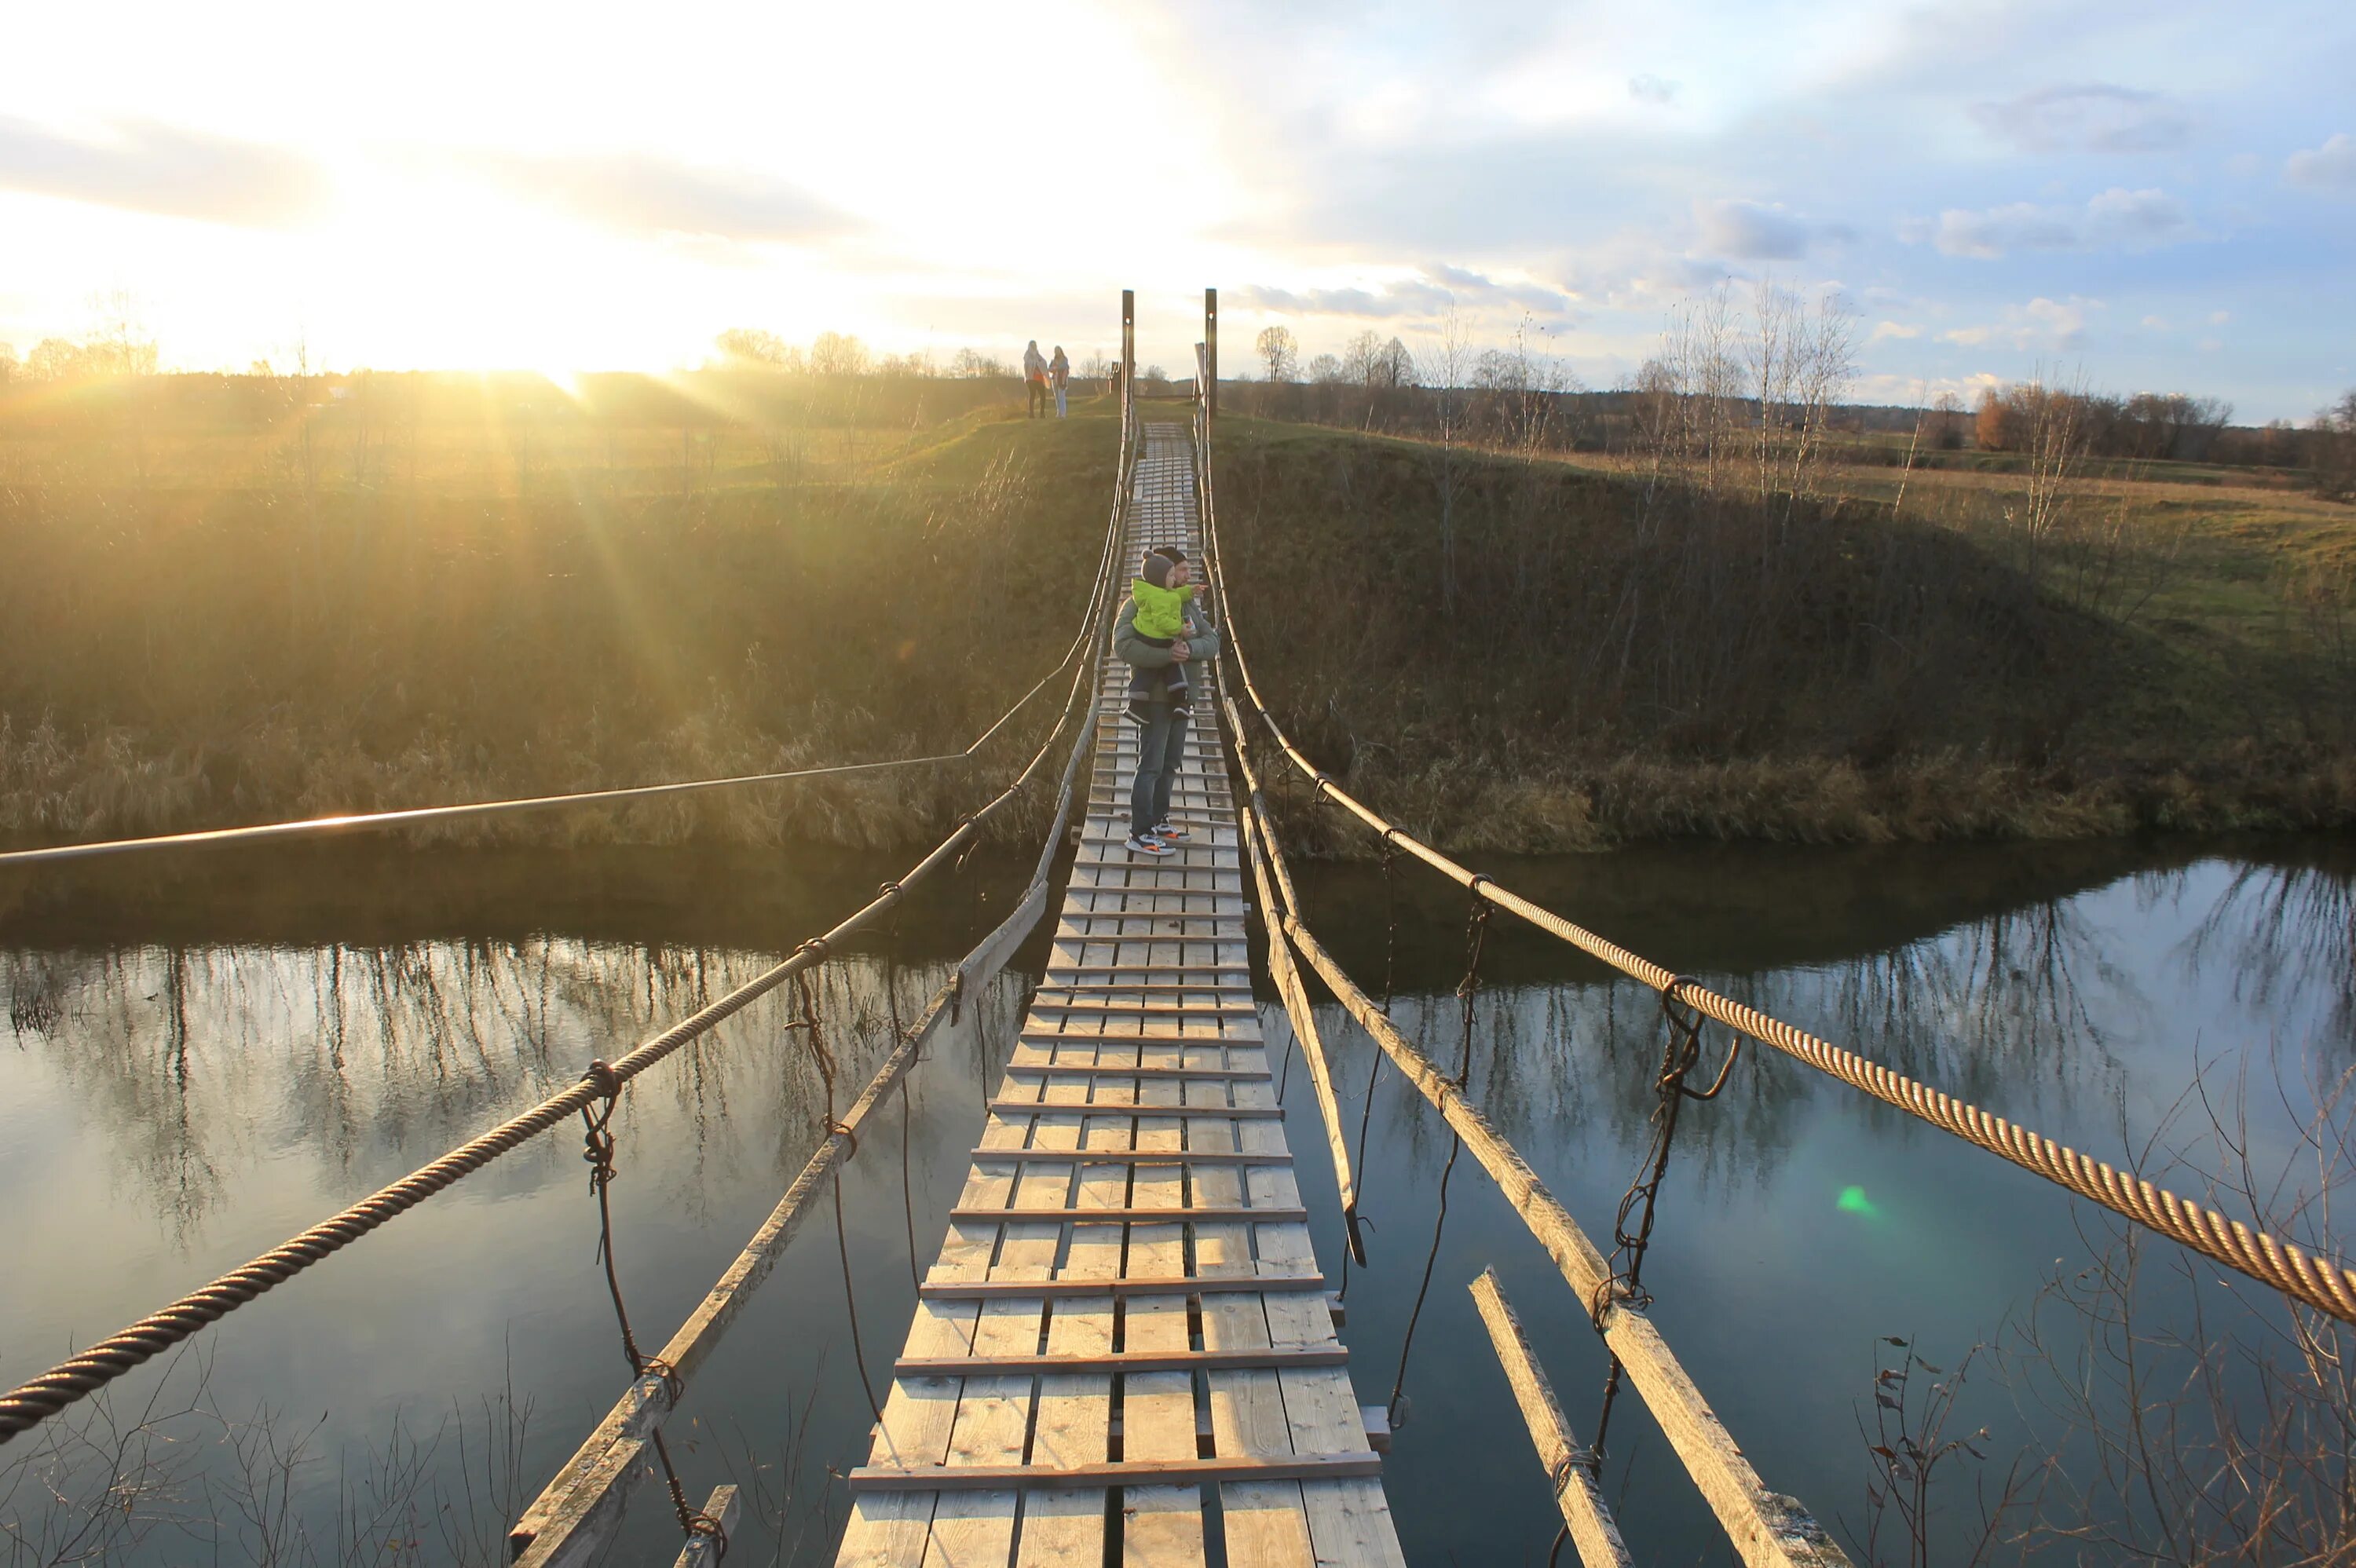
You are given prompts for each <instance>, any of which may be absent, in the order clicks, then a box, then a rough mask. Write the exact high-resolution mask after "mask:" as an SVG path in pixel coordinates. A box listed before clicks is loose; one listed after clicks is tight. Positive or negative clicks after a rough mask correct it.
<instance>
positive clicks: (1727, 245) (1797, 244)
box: [1694, 201, 1810, 261]
mask: <svg viewBox="0 0 2356 1568" xmlns="http://www.w3.org/2000/svg"><path fill="white" fill-rule="evenodd" d="M1694 220H1695V221H1696V222H1697V223H1698V224H1700V225H1701V248H1702V249H1703V250H1705V251H1715V252H1717V253H1718V254H1719V255H1723V256H1737V257H1740V258H1741V259H1743V260H1744V261H1795V260H1797V259H1798V258H1800V257H1802V256H1804V255H1806V254H1807V253H1808V240H1809V237H1810V235H1809V229H1808V226H1807V225H1806V224H1805V223H1804V222H1802V221H1801V220H1800V219H1798V218H1796V217H1794V215H1793V214H1791V213H1789V212H1787V211H1785V210H1784V209H1783V208H1782V207H1779V206H1777V207H1771V206H1768V205H1766V204H1764V203H1762V202H1756V201H1697V202H1695V203H1694Z"/></svg>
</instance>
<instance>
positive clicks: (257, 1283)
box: [0, 452, 1131, 1444]
mask: <svg viewBox="0 0 2356 1568" xmlns="http://www.w3.org/2000/svg"><path fill="white" fill-rule="evenodd" d="M1130 455H1131V454H1130V453H1127V452H1124V453H1123V454H1122V463H1123V464H1126V463H1127V462H1128V461H1129V460H1130ZM1121 478H1122V483H1123V485H1124V487H1125V486H1126V483H1127V475H1126V474H1125V473H1124V474H1123V475H1122V476H1121ZM1119 520H1120V509H1119V506H1117V507H1116V510H1115V514H1114V518H1113V522H1112V525H1111V528H1110V530H1109V532H1110V534H1111V535H1113V536H1115V537H1117V536H1118V533H1119ZM1116 548H1117V547H1116V545H1115V544H1114V543H1113V542H1111V540H1110V539H1108V543H1107V545H1106V548H1105V551H1104V554H1103V556H1102V557H1101V558H1100V562H1099V571H1098V581H1097V583H1096V587H1095V592H1093V593H1092V595H1091V597H1090V600H1089V605H1090V614H1091V615H1092V616H1093V617H1094V624H1093V629H1094V630H1095V631H1096V633H1097V640H1098V641H1099V642H1100V641H1101V640H1102V635H1103V631H1104V625H1103V622H1104V619H1105V617H1104V616H1103V615H1102V614H1101V613H1100V612H1101V608H1102V605H1103V603H1104V602H1105V600H1106V598H1107V595H1108V585H1109V583H1110V581H1111V576H1110V571H1109V563H1111V562H1112V561H1113V560H1114V559H1115V556H1114V550H1115V549H1116ZM1090 629H1091V628H1090V627H1089V626H1087V625H1084V626H1083V629H1082V636H1081V638H1080V645H1081V646H1084V647H1085V646H1087V645H1089V639H1088V635H1087V633H1088V631H1089V630H1090ZM1066 662H1067V663H1068V662H1069V661H1068V660H1067V661H1066ZM1091 673H1092V671H1091V670H1090V668H1089V666H1088V661H1085V660H1084V661H1082V662H1081V663H1080V665H1079V667H1078V668H1077V669H1076V671H1075V672H1074V674H1073V677H1072V682H1071V687H1070V688H1069V690H1068V691H1067V692H1066V697H1065V700H1064V710H1063V715H1062V717H1061V718H1060V719H1059V720H1057V722H1056V725H1055V730H1054V731H1052V732H1051V733H1050V734H1049V735H1048V737H1047V739H1046V741H1044V743H1043V744H1042V745H1041V746H1040V748H1039V749H1038V751H1037V752H1033V755H1032V757H1031V759H1030V761H1029V762H1027V763H1024V764H1023V770H1022V772H1021V773H1018V774H1017V775H1016V776H1015V778H1014V780H1013V782H1012V783H1011V784H1008V785H1007V786H1006V787H1005V788H1004V789H1002V790H1001V791H1000V792H999V793H998V794H997V795H995V796H993V797H992V798H991V800H990V802H989V803H988V804H987V805H983V806H982V807H980V809H979V810H977V811H974V812H972V813H970V814H969V815H968V816H966V817H965V818H963V819H962V820H961V821H960V822H959V823H958V827H957V828H956V829H955V830H954V831H953V832H951V833H950V834H949V836H948V837H946V838H944V839H942V840H941V841H940V843H938V844H937V845H935V846H934V847H933V848H932V850H931V851H930V852H929V853H927V854H926V856H925V857H924V859H921V860H919V861H918V862H917V863H916V866H915V867H913V868H912V869H910V870H908V871H907V872H906V873H905V875H903V876H902V877H901V878H900V879H899V880H898V882H897V884H896V886H894V887H893V888H892V890H891V891H887V892H884V893H881V894H879V895H878V896H877V897H875V898H874V899H873V900H871V901H868V902H867V903H866V904H865V905H863V906H862V908H860V909H859V910H857V911H856V912H853V913H851V915H850V916H848V917H847V918H845V919H844V920H842V921H841V922H840V923H837V924H836V925H835V926H834V927H833V929H831V930H830V931H829V932H827V933H826V934H824V935H823V936H818V937H813V938H811V939H810V940H809V941H808V942H805V943H804V944H802V945H801V946H800V947H798V948H796V949H795V950H794V952H793V953H792V955H789V956H788V957H787V958H786V959H785V960H784V961H783V962H781V963H779V964H777V965H775V966H773V967H771V968H770V969H768V970H766V971H765V972H764V973H762V974H760V975H758V976H755V977H754V978H753V979H751V980H749V981H747V982H745V983H744V985H742V986H740V987H737V988H736V989H735V990H734V991H731V992H729V993H728V994H727V995H726V996H723V997H719V998H718V999H716V1000H714V1001H712V1003H710V1004H708V1005H707V1006H705V1007H703V1008H701V1009H699V1010H697V1011H696V1012H694V1013H691V1014H690V1015H689V1016H688V1017H686V1018H684V1019H680V1021H679V1022H677V1023H675V1024H673V1025H671V1027H670V1028H669V1029H664V1030H663V1031H662V1032H661V1033H659V1034H657V1035H655V1036H653V1037H652V1038H651V1039H648V1040H645V1041H643V1042H641V1043H640V1044H639V1045H637V1047H635V1048H634V1049H632V1050H631V1051H629V1052H627V1053H626V1055H624V1056H622V1057H621V1058H619V1059H618V1060H616V1061H614V1062H613V1063H612V1064H611V1065H610V1066H604V1065H603V1064H602V1063H601V1064H599V1065H598V1066H596V1067H593V1069H592V1071H591V1072H590V1074H589V1075H587V1076H584V1078H583V1079H582V1080H581V1081H580V1082H579V1083H574V1084H573V1085H572V1086H571V1087H570V1088H568V1089H566V1090H564V1091H563V1092H562V1093H557V1094H552V1095H551V1096H549V1097H548V1098H547V1099H545V1100H543V1101H541V1103H540V1104H537V1105H535V1106H533V1107H531V1108H530V1110H528V1111H525V1112H522V1113H520V1114H519V1115H515V1116H511V1117H509V1119H508V1120H507V1121H505V1122H502V1123H500V1124H499V1125H498V1126H496V1127H493V1128H492V1129H491V1130H490V1131H488V1132H487V1133H484V1134H482V1135H481V1136H478V1137H476V1138H474V1139H472V1140H470V1141H469V1142H467V1143H465V1144H462V1145H460V1146H459V1147H456V1148H454V1149H452V1150H450V1151H449V1152H448V1153H446V1154H444V1155H443V1156H441V1157H439V1158H437V1159H435V1160H434V1161H432V1162H431V1163H429V1164H427V1165H424V1166H422V1167H420V1168H418V1169H416V1170H414V1171H412V1172H411V1173H410V1174H409V1175H408V1176H405V1177H403V1178H402V1179H401V1180H399V1181H396V1182H394V1183H392V1184H391V1186H389V1187H386V1188H383V1189H380V1190H379V1191H377V1192H375V1193H373V1194H371V1195H370V1196H369V1197H367V1198H364V1199H362V1200H359V1202H357V1203H354V1204H352V1205H351V1206H350V1207H348V1208H347V1209H345V1210H344V1211H341V1212H340V1213H337V1214H336V1215H334V1216H332V1217H331V1218H329V1219H327V1220H324V1221H320V1222H319V1223H318V1224H316V1225H314V1226H312V1227H311V1228H310V1229H309V1230H307V1231H305V1232H302V1233H301V1234H300V1235H297V1236H295V1237H293V1238H291V1239H289V1240H288V1241H286V1242H284V1243H281V1244H279V1245H278V1246H276V1247H273V1248H272V1249H271V1250H270V1251H268V1252H266V1253H262V1255H261V1256H259V1257H257V1258H255V1259H253V1260H252V1262H250V1263H248V1264H244V1265H243V1266H242V1267H240V1268H236V1269H232V1270H230V1272H229V1273H227V1274H225V1275H221V1276H220V1277H219V1278H217V1279H215V1280H213V1281H212V1282H211V1283H210V1284H209V1285H204V1286H203V1287H202V1288H200V1289H198V1290H195V1291H191V1292H190V1293H188V1294H187V1295H186V1296H182V1297H180V1298H179V1299H178V1300H177V1301H175V1302H173V1303H172V1304H171V1305H169V1306H167V1307H163V1308H161V1309H159V1310H158V1311H155V1312H153V1313H151V1314H149V1315H148V1316H147V1317H143V1318H141V1319H140V1320H139V1321H138V1322H136V1323H134V1324H132V1325H130V1326H129V1327H128V1328H123V1329H121V1330H119V1331H117V1332H116V1333H113V1334H111V1335H109V1336H108V1337H107V1338H106V1339H102V1340H100V1341H98V1342H97V1343H96V1344H94V1345H91V1347H90V1348H89V1349H85V1350H82V1351H81V1352H80V1353H79V1354H77V1355H74V1356H71V1357H70V1358H68V1359H67V1360H63V1361H61V1362H59V1363H58V1364H57V1365H56V1366H54V1367H52V1368H51V1369H49V1371H46V1372H43V1373H42V1374H41V1375H40V1376H38V1377H36V1378H33V1379H31V1380H30V1381H27V1382H25V1383H23V1384H21V1385H20V1386H18V1387H17V1388H16V1389H13V1390H11V1391H9V1392H6V1393H5V1394H0V1444H5V1443H6V1442H8V1441H9V1440H10V1439H12V1438H14V1437H15V1436H16V1435H17V1434H19V1433H22V1432H26V1431H29V1430H30V1429H31V1428H33V1427H34V1426H37V1425H38V1424H40V1423H41V1422H43V1421H46V1420H47V1419H48V1418H49V1417H50V1416H52V1415H54V1414H56V1413H58V1412H59V1411H60V1410H62V1409H64V1408H65V1407H66V1406H67V1405H69V1404H71V1403H75V1402H76V1401H78V1400H80V1399H83V1398H86V1397H88V1396H89V1395H90V1394H91V1393H93V1392H96V1391H98V1390H99V1389H101V1388H103V1387H105V1386H106V1385H107V1384H108V1383H111V1382H112V1381H114V1380H116V1379H117V1378H120V1377H122V1376H123V1375H124V1374H125V1373H127V1372H129V1371H133V1370H134V1368H137V1367H139V1366H141V1365H142V1364H144V1363H145V1362H146V1361H149V1360H153V1359H154V1358H155V1357H156V1356H157V1355H160V1354H161V1353H162V1352H163V1351H165V1350H166V1349H170V1348H171V1347H172V1346H174V1345H177V1344H179V1343H180V1342H182V1341H183V1340H186V1339H190V1338H192V1337H194V1336H195V1335H197V1334H198V1333H200V1332H201V1331H203V1330H204V1329H205V1328H208V1327H209V1326H210V1325H211V1324H213V1323H216V1322H218V1321H220V1319H221V1318H223V1317H227V1316H228V1315H229V1314H230V1313H231V1312H233V1311H235V1310H236V1309H237V1308H239V1307H242V1306H244V1305H245V1304H246V1303H247V1302H250V1301H252V1300H253V1299H254V1298H255V1297H257V1296H262V1295H263V1294H264V1293H265V1292H267V1291H269V1290H271V1289H273V1288H274V1287H275V1286H277V1285H282V1284H284V1283H285V1282H286V1281H287V1280H289V1279H291V1278H293V1277H294V1276H295V1275H297V1274H300V1273H302V1272H303V1271H304V1270H305V1269H307V1268H309V1267H310V1266H312V1265H313V1264H316V1263H318V1262H319V1261H320V1260H322V1259H324V1258H326V1257H328V1256H330V1255H332V1254H333V1253H337V1252H339V1251H341V1250H342V1249H343V1248H345V1247H347V1246H348V1245H350V1244H351V1243H353V1242H356V1241H358V1240H359V1239H360V1238H361V1237H362V1236H365V1235H368V1234H369V1232H373V1231H375V1230H376V1229H378V1228H379V1227H380V1226H382V1225H383V1224H385V1223H386V1222H388V1221H391V1220H393V1219H396V1218H398V1217H399V1216H400V1215H402V1214H404V1213H406V1212H408V1211H410V1210H412V1209H413V1208H415V1207H416V1206H417V1205H418V1204H420V1203H423V1202H424V1201H425V1200H427V1199H429V1198H431V1197H433V1196H434V1194H436V1193H438V1192H441V1191H443V1190H444V1189H446V1188H449V1187H451V1186H453V1185H454V1184H455V1183H456V1182H458V1181H460V1180H462V1179H465V1178H466V1177H467V1176H470V1175H472V1174H473V1173H474V1172H476V1171H477V1170H480V1169H481V1168H483V1167H484V1166H486V1165H488V1164H489V1163H491V1161H493V1160H495V1159H497V1158H498V1157H500V1156H501V1155H504V1154H506V1153H508V1152H509V1150H511V1149H514V1148H515V1147H518V1146H519V1145H521V1144H523V1143H526V1142H528V1141H529V1140H530V1139H531V1138H534V1137H536V1136H539V1135H540V1134H541V1133H544V1132H546V1131H548V1130H549V1129H550V1128H551V1127H553V1126H555V1125H557V1124H559V1123H561V1122H563V1121H566V1120H569V1119H570V1118H571V1117H573V1116H574V1115H578V1114H580V1113H581V1112H582V1111H584V1109H586V1108H587V1107H588V1106H589V1105H591V1104H593V1103H594V1102H595V1101H597V1100H599V1099H601V1098H607V1097H610V1095H611V1094H612V1093H614V1092H615V1091H616V1089H618V1087H619V1085H620V1084H623V1083H628V1082H629V1081H630V1080H631V1079H633V1078H636V1077H637V1075H638V1074H639V1073H641V1072H645V1071H646V1070H647V1069H648V1068H649V1067H652V1066H654V1065H655V1064H656V1063H657V1062H659V1061H663V1060H664V1059H665V1058H667V1057H669V1056H670V1055H671V1054H672V1053H674V1052H675V1051H678V1050H679V1049H680V1047H681V1046H683V1045H685V1044H686V1043H687V1042H688V1041H690V1040H694V1039H696V1038H698V1037H699V1036H701V1035H702V1034H704V1033H706V1032H708V1031H709V1030H711V1029H712V1028H714V1027H715V1026H717V1025H719V1024H721V1023H723V1022H724V1021H726V1020H727V1019H730V1018H732V1017H734V1015H735V1014H737V1013H739V1012H741V1011H743V1010H744V1008H746V1007H747V1006H749V1005H750V1004H751V1003H753V1002H754V1001H756V1000H758V999H759V998H760V997H764V996H766V995H767V994H768V993H769V992H771V991H773V990H775V989H776V988H777V987H779V986H782V985H784V984H785V983H786V982H787V981H788V980H790V979H792V978H794V977H795V976H798V975H799V974H801V973H802V972H803V971H804V970H805V969H808V968H810V967H813V966H814V965H818V964H819V963H822V962H823V961H824V960H825V957H826V955H827V954H828V952H829V951H830V949H831V948H832V946H833V945H834V944H837V943H840V942H841V941H843V940H845V939H846V938H848V937H850V936H851V935H852V934H853V933H857V932H858V931H860V930H861V929H862V928H863V927H865V926H867V925H869V924H871V923H873V922H874V921H875V920H876V919H878V918H879V917H880V916H882V915H883V913H885V912H888V911H889V910H891V909H892V908H893V907H894V905H895V904H896V903H897V902H898V901H899V899H900V897H901V896H902V894H903V892H904V891H905V890H906V889H908V888H910V887H913V886H915V885H916V884H917V883H919V882H921V881H923V880H926V879H927V878H929V877H930V876H932V875H933V873H934V872H936V871H937V870H938V869H940V868H941V867H942V866H943V865H945V864H948V862H949V861H951V860H952V859H956V858H957V857H958V856H959V855H960V854H961V853H962V852H963V851H965V850H967V849H968V848H970V847H971V846H972V845H974V844H975V843H978V842H979V841H980V837H981V834H982V831H983V829H984V828H985V827H987V826H988V824H989V823H990V822H991V819H992V818H994V817H995V816H997V815H998V814H999V813H1000V812H1001V811H1003V810H1004V809H1006V808H1007V807H1008V806H1010V805H1012V804H1013V803H1015V802H1016V801H1018V800H1020V799H1021V798H1022V796H1023V794H1024V792H1025V791H1026V789H1027V788H1028V787H1029V785H1030V784H1031V783H1032V781H1033V777H1034V776H1035V775H1036V774H1037V773H1039V771H1040V768H1041V765H1042V764H1043V763H1045V762H1046V760H1047V758H1048V756H1049V754H1050V753H1051V752H1053V751H1054V749H1055V741H1056V738H1057V737H1058V736H1061V735H1062V734H1063V733H1064V732H1065V731H1066V729H1067V728H1068V727H1069V726H1070V725H1071V724H1072V723H1073V721H1074V720H1075V718H1076V716H1077V715H1078V714H1079V713H1080V711H1081V710H1082V708H1083V706H1084V705H1083V703H1082V700H1081V699H1082V698H1083V697H1084V696H1087V695H1089V694H1090V693H1091V691H1092V683H1091V682H1090V681H1089V679H1088V677H1089V676H1090V675H1091ZM1069 776H1070V770H1069V769H1068V768H1067V769H1066V787H1068V780H1069ZM1049 848H1050V850H1051V851H1052V849H1053V848H1054V846H1053V845H1052V844H1051V845H1050V846H1049Z"/></svg>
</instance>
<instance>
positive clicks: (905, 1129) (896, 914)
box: [878, 882, 925, 1291]
mask: <svg viewBox="0 0 2356 1568" xmlns="http://www.w3.org/2000/svg"><path fill="white" fill-rule="evenodd" d="M878 891H881V892H883V894H885V895H886V896H887V897H889V898H890V899H891V900H892V901H893V902H892V928H891V931H890V932H889V933H887V934H886V936H885V938H884V944H883V1008H884V1012H885V1015H886V1016H887V1017H889V1018H890V1019H891V1020H892V1049H893V1050H894V1051H897V1050H899V1049H900V1046H901V1044H902V1043H903V1042H904V1041H905V1040H907V1038H908V1031H907V1027H906V1026H905V1024H903V1023H901V1021H900V983H899V982H900V902H899V899H900V884H899V883H897V882H886V883H884V884H883V887H882V888H881V889H879V890H878ZM922 1060H924V1058H923V1054H922V1053H921V1052H919V1053H918V1055H917V1058H916V1061H922ZM916 1061H911V1062H909V1063H908V1072H915V1071H916ZM908 1072H903V1073H902V1074H901V1075H900V1212H901V1214H902V1215H903V1217H905V1219H906V1221H907V1224H908V1283H909V1284H910V1285H914V1286H915V1287H916V1289H917V1290H919V1291H922V1290H923V1289H924V1285H925V1282H924V1281H923V1279H921V1278H920V1277H918V1275H917V1273H916V1190H915V1187H914V1185H913V1184H912V1183H911V1181H910V1180H909V1178H908V1135H909V1126H908V1124H909V1115H908Z"/></svg>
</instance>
